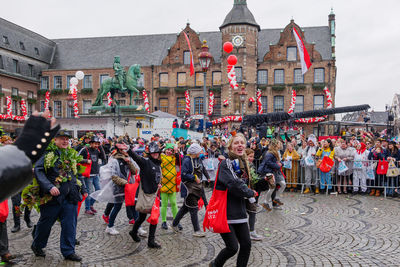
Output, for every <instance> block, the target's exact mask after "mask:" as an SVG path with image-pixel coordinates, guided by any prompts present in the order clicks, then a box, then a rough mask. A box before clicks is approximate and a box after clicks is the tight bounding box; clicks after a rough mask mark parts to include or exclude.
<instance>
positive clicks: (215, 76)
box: [212, 71, 222, 85]
mask: <svg viewBox="0 0 400 267" xmlns="http://www.w3.org/2000/svg"><path fill="white" fill-rule="evenodd" d="M221 81H222V75H221V72H220V71H213V73H212V85H221V83H222V82H221Z"/></svg>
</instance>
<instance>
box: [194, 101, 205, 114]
mask: <svg viewBox="0 0 400 267" xmlns="http://www.w3.org/2000/svg"><path fill="white" fill-rule="evenodd" d="M203 112H204V107H203V97H195V98H194V114H203Z"/></svg>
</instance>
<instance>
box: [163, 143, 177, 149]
mask: <svg viewBox="0 0 400 267" xmlns="http://www.w3.org/2000/svg"><path fill="white" fill-rule="evenodd" d="M174 148H175V146H174V144H172V143H166V144H165V148H164V149H165V150H167V149H174Z"/></svg>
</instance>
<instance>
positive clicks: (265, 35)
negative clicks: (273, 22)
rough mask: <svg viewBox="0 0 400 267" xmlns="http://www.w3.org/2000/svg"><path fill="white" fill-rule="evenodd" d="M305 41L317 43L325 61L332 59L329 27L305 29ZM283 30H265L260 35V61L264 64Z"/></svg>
mask: <svg viewBox="0 0 400 267" xmlns="http://www.w3.org/2000/svg"><path fill="white" fill-rule="evenodd" d="M301 29H302V30H303V31H304V35H305V41H306V42H307V43H313V42H314V43H315V49H316V50H317V51H318V52H319V53H320V54H321V56H322V59H323V60H331V59H332V47H331V36H330V32H329V27H328V26H319V27H303V28H301ZM282 30H283V29H263V30H261V31H260V32H259V33H258V43H257V44H258V61H259V62H262V61H263V58H264V56H265V54H266V53H268V52H269V45H270V44H273V45H274V44H277V43H278V41H279V38H280V33H281V31H282Z"/></svg>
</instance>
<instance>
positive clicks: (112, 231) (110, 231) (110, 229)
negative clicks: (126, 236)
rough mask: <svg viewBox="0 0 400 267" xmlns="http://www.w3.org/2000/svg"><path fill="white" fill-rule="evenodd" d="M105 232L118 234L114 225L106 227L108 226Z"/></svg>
mask: <svg viewBox="0 0 400 267" xmlns="http://www.w3.org/2000/svg"><path fill="white" fill-rule="evenodd" d="M106 233H107V234H110V235H119V232H118V231H117V230H116V229H115V228H114V227H108V226H107V228H106Z"/></svg>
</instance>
